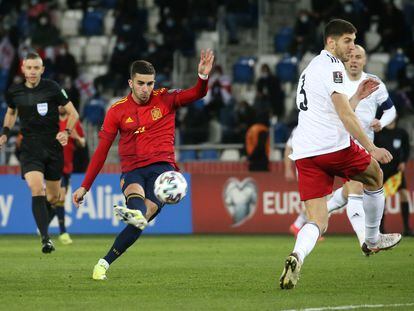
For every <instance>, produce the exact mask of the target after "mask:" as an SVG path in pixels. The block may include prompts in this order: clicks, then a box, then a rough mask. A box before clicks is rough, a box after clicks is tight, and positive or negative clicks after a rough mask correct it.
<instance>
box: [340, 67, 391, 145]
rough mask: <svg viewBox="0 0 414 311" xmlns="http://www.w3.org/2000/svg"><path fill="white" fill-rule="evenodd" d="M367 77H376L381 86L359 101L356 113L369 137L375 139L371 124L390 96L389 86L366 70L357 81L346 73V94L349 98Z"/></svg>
mask: <svg viewBox="0 0 414 311" xmlns="http://www.w3.org/2000/svg"><path fill="white" fill-rule="evenodd" d="M367 78H374V79H377V80H379V81H380V85H379V88H378V90H376V91H375V92H374V93H372V94H371V95H370V96H368V97H366V98H364V99H363V100H361V101H360V102H359V104H358V105H357V107H356V109H355V113H356V115H357V116H358V119H359V120H360V121H361V124H362V128H363V129H364V131H365V133H366V134H367V135H368V137H369V139H371V140H374V130H373V129H372V128H371V127H370V124H371V122H372V120H374V118H375V114H376V113H377V109H378V107H379V106H380V105H381V104H382V103H383V102H385V101H386V100H387V98H388V97H389V95H388V91H387V88H386V87H385V85H384V83H382V81H381V80H380V79H379V78H378V77H376V76H374V75H370V74H367V73H365V72H362V74H361V78H360V79H359V80H357V81H352V80H350V79H349V77H348V75H345V87H346V92H347V93H346V95H348V98H351V97H352V95H354V94H355V93H356V91H357V89H358V86H359V84H360V83H361V82H362V81H363V80H365V79H367Z"/></svg>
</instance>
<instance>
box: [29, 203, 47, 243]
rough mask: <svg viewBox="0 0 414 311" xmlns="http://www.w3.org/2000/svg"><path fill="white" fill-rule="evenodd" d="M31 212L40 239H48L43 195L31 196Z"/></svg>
mask: <svg viewBox="0 0 414 311" xmlns="http://www.w3.org/2000/svg"><path fill="white" fill-rule="evenodd" d="M32 212H33V216H34V219H35V221H36V225H37V228H38V229H39V232H40V235H41V237H42V240H47V239H49V234H48V230H47V227H48V225H49V222H48V221H49V219H48V213H47V208H46V197H45V196H44V195H41V196H34V197H32Z"/></svg>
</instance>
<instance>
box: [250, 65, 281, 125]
mask: <svg viewBox="0 0 414 311" xmlns="http://www.w3.org/2000/svg"><path fill="white" fill-rule="evenodd" d="M254 108H255V111H256V115H257V116H259V117H260V118H269V117H270V115H271V114H272V115H276V116H277V117H278V118H281V117H283V116H284V114H285V95H284V92H283V90H282V87H281V84H280V81H279V79H278V78H277V77H276V76H275V75H274V74H273V73H272V71H271V70H270V67H269V65H268V64H263V65H262V67H261V69H260V77H259V79H258V80H257V84H256V99H255V103H254Z"/></svg>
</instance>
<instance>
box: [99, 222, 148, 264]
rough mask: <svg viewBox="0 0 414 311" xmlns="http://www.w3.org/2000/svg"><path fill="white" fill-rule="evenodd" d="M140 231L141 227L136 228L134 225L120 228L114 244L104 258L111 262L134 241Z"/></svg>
mask: <svg viewBox="0 0 414 311" xmlns="http://www.w3.org/2000/svg"><path fill="white" fill-rule="evenodd" d="M141 233H142V230H141V229H138V228H137V227H135V226H132V225H127V226H126V227H125V228H124V230H122V231H121V232H120V233H119V234H118V236H117V237H116V239H115V242H114V244H113V245H112V247H111V249H110V250H109V252H108V254H106V256H105V257H104V259H105V260H106V261H107V262H108V264H111V263H112V262H114V261H115V260H116V259H117V258H118V257H119V256H121V255H122V254H123V253H124V252H125V251H126V250H127V249H128V248H129V247H130V246H131V245H132V244H134V243H135V241H136V240H137V239H138V238H139V237H140V235H141Z"/></svg>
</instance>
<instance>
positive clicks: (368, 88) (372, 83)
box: [349, 78, 380, 111]
mask: <svg viewBox="0 0 414 311" xmlns="http://www.w3.org/2000/svg"><path fill="white" fill-rule="evenodd" d="M379 85H380V82H379V81H378V80H377V79H373V78H368V79H365V80H364V81H362V82H361V83H360V84H359V85H358V89H357V91H356V92H355V94H354V95H352V97H351V98H350V99H349V103H350V104H351V107H352V110H354V111H355V109H356V107H357V106H358V104H359V102H360V101H361V100H363V99H364V98H366V97H368V96H369V95H371V94H372V93H374V92H375V91H376V90H378V88H379Z"/></svg>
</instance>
